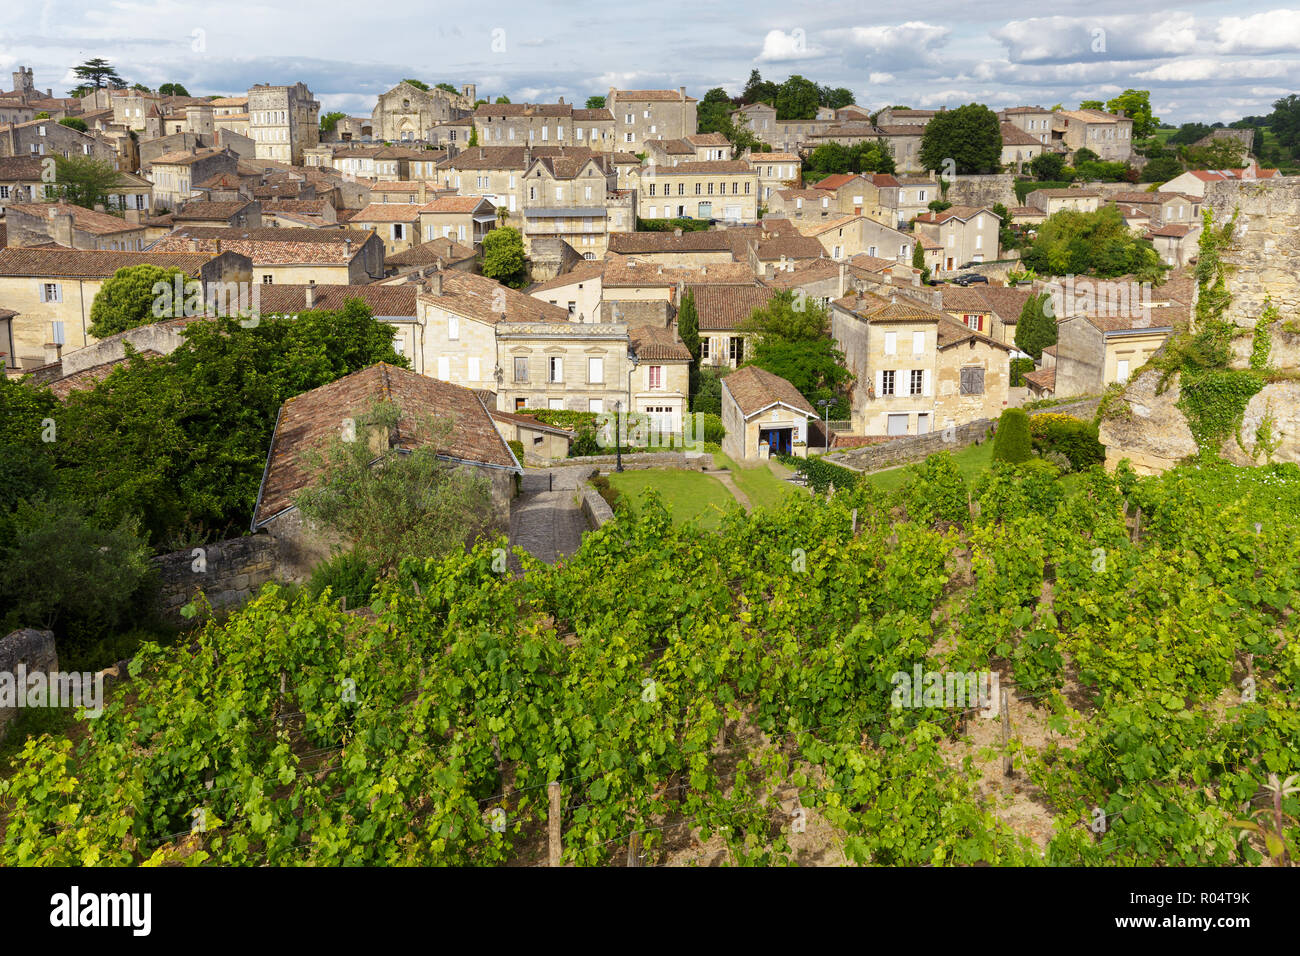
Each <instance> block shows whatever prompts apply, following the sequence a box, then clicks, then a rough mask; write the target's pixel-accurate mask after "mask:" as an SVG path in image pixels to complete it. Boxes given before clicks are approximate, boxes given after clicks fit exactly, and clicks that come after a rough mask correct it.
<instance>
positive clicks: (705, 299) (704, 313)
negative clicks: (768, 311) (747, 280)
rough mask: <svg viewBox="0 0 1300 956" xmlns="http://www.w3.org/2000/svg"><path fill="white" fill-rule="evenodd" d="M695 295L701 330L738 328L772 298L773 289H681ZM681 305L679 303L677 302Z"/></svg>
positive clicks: (756, 287)
mask: <svg viewBox="0 0 1300 956" xmlns="http://www.w3.org/2000/svg"><path fill="white" fill-rule="evenodd" d="M687 292H689V293H690V294H691V295H692V296H693V297H694V298H695V314H696V316H697V317H698V319H699V328H700V331H701V332H704V331H710V332H723V331H728V330H730V329H738V328H740V326H741V325H742V324H744V322H745V321H746V320H747V319H748V318H749V317H750V316H751V315H752V314H753V313H754V310H755V309H761V308H763V307H764V306H766V305H767V304H768V303H769V302H771V301H772V296H774V295H775V294H776V290H775V289H772V288H769V287H768V286H766V285H757V284H754V285H734V286H732V285H690V286H687V287H686V289H685V290H684V291H683V296H684V295H685V293H687ZM678 306H679V307H680V303H678Z"/></svg>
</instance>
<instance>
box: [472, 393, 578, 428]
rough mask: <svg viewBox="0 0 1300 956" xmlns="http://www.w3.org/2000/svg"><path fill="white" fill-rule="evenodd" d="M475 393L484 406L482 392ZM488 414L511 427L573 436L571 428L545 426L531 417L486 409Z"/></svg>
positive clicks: (485, 399)
mask: <svg viewBox="0 0 1300 956" xmlns="http://www.w3.org/2000/svg"><path fill="white" fill-rule="evenodd" d="M475 391H476V392H478V394H479V397H480V398H483V399H484V404H486V403H487V398H486V395H485V394H484V390H480V389H475ZM486 394H487V395H495V393H494V392H487V393H486ZM488 414H490V415H491V416H492V420H493V421H497V422H507V423H509V424H511V425H519V426H522V427H523V428H531V429H533V430H535V431H539V432H547V433H549V434H551V435H563V436H565V437H566V438H572V437H573V436H574V429H572V428H556V427H555V426H554V425H547V424H546V423H545V422H539V421H538V420H537V419H536V418H533V416H531V415H517V414H515V413H514V412H500V411H497V410H496V409H494V408H490V407H489V408H488Z"/></svg>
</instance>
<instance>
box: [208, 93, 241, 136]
mask: <svg viewBox="0 0 1300 956" xmlns="http://www.w3.org/2000/svg"><path fill="white" fill-rule="evenodd" d="M209 102H210V104H211V106H212V128H213V130H214V131H216V130H219V129H224V130H229V131H230V132H232V133H237V134H239V135H240V136H244V137H247V136H248V97H247V96H219V97H217V98H216V99H215V100H210V101H209Z"/></svg>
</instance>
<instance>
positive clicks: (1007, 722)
mask: <svg viewBox="0 0 1300 956" xmlns="http://www.w3.org/2000/svg"><path fill="white" fill-rule="evenodd" d="M1000 703H1001V705H1002V776H1004V777H1009V776H1011V751H1010V750H1009V749H1008V748H1009V747H1010V746H1011V695H1010V694H1008V693H1007V689H1006V688H1005V687H1003V688H1002V700H1001V702H1000Z"/></svg>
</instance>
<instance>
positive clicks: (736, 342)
mask: <svg viewBox="0 0 1300 956" xmlns="http://www.w3.org/2000/svg"><path fill="white" fill-rule="evenodd" d="M727 358H728V359H730V360H731V362H732V364H733V365H740V363H741V362H743V361H745V340H744V338H743V337H741V336H739V335H735V336H732V337H731V339H730V341H729V342H728V343H727Z"/></svg>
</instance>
